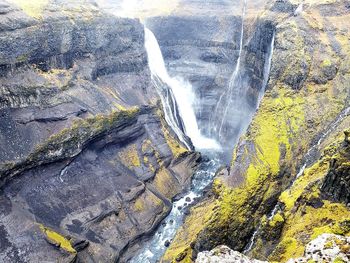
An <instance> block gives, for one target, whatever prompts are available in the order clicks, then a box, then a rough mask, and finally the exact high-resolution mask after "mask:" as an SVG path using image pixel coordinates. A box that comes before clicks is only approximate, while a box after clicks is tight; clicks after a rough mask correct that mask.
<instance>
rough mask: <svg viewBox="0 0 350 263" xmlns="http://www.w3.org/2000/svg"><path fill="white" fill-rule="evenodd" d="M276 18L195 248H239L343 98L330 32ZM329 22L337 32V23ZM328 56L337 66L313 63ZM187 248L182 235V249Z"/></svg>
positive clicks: (341, 64)
mask: <svg viewBox="0 0 350 263" xmlns="http://www.w3.org/2000/svg"><path fill="white" fill-rule="evenodd" d="M313 12H314V11H310V12H307V13H305V16H306V15H309V14H310V13H311V14H312V13H313ZM279 23H280V24H279V25H278V26H277V32H276V43H275V51H274V57H273V61H272V69H271V78H270V82H269V85H270V88H269V90H268V91H267V92H266V94H265V97H264V98H263V101H262V103H261V105H260V108H259V110H258V112H257V114H256V116H255V118H254V119H253V122H252V124H251V126H250V128H249V130H248V132H247V134H246V135H245V136H243V138H242V139H241V142H240V143H239V145H238V147H237V148H236V152H235V158H234V160H237V162H235V161H234V160H233V162H232V169H231V170H232V172H231V177H229V178H223V179H218V180H217V181H216V183H215V184H214V191H217V190H216V189H215V188H217V189H219V191H217V192H218V196H219V198H218V200H217V201H214V202H215V203H216V206H217V207H219V208H218V209H217V210H215V212H210V213H211V214H212V217H211V220H209V222H208V223H207V224H206V225H203V226H200V227H203V229H204V230H203V231H202V233H201V234H200V235H199V237H198V238H197V240H198V242H197V245H198V244H199V248H200V249H210V248H212V247H214V246H216V245H220V244H225V243H226V244H228V245H230V246H231V247H232V248H234V249H242V248H243V247H244V245H245V244H246V242H247V240H246V239H247V236H249V235H250V234H251V233H252V232H253V231H254V229H255V227H257V226H258V225H260V222H259V221H260V220H258V219H259V218H261V216H262V215H263V214H266V213H269V210H268V209H272V207H273V206H272V207H271V203H273V202H276V200H277V198H278V195H279V193H280V192H282V191H283V190H284V189H286V188H287V187H288V186H289V183H290V182H291V181H292V179H293V178H294V177H295V176H296V174H297V173H298V170H299V167H300V165H302V159H303V157H304V155H305V154H306V152H307V151H308V149H309V148H310V147H311V146H312V145H313V143H314V140H315V137H317V136H318V135H319V134H322V133H324V132H325V131H326V129H327V126H328V125H329V124H330V123H331V122H332V121H333V120H334V119H335V118H336V117H337V116H338V114H339V113H340V112H341V110H342V109H343V108H344V105H345V104H346V101H347V96H348V86H347V84H346V83H348V82H349V81H350V78H349V74H348V72H349V70H347V66H346V63H347V62H346V61H347V60H346V59H345V60H342V57H341V56H343V55H344V54H345V53H346V48H344V49H343V50H342V53H341V54H340V53H339V54H338V53H335V52H334V51H333V48H332V46H331V45H329V42H330V41H331V39H330V38H329V37H327V41H324V39H323V38H322V37H323V32H322V31H318V30H317V29H314V28H311V27H310V26H309V25H308V24H307V22H306V20H304V18H300V17H291V18H288V19H287V20H285V21H281V22H279ZM334 30H335V31H334V32H336V38H337V39H338V37H339V39H340V38H341V37H340V36H341V34H340V31H341V30H342V29H341V28H340V29H339V31H338V30H337V29H334ZM338 33H339V34H338ZM311 47H312V48H311ZM327 60H329V61H330V62H331V65H336V67H337V70H338V71H336V74H335V75H333V76H332V77H331V78H326V77H325V76H324V72H322V71H318V67H319V66H320V65H321V64H322V62H323V61H326V62H327ZM328 66H329V63H328V62H327V63H326V65H325V67H328ZM339 72H342V73H345V74H342V75H340V74H339ZM314 76H316V77H317V78H322V79H323V78H324V79H326V81H325V83H324V84H322V83H321V84H318V83H317V81H315V79H314ZM325 108H326V109H327V110H325ZM242 148H244V150H241V149H242ZM237 149H240V151H239V153H237ZM237 182H238V184H237ZM216 186H220V187H216ZM237 187H238V188H237ZM273 200H275V201H273ZM252 220H253V223H252ZM185 228H187V229H189V226H188V225H186V227H185ZM183 234H184V233H183V231H182V230H180V231H179V232H178V234H177V237H176V239H175V240H181V235H183ZM194 234H196V233H194ZM179 243H180V242H179ZM204 244H206V245H204ZM180 246H181V245H180V244H178V245H177V251H179V250H180V249H179V247H180ZM201 246H204V247H201ZM188 249H189V247H188V244H186V243H183V247H182V251H188ZM172 252H173V247H172V245H171V246H170V248H169V254H172V255H174V254H175V253H172ZM257 253H258V254H259V252H257ZM260 255H261V253H260Z"/></svg>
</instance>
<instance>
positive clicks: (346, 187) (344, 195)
mask: <svg viewBox="0 0 350 263" xmlns="http://www.w3.org/2000/svg"><path fill="white" fill-rule="evenodd" d="M344 133H345V140H344V142H343V145H341V146H340V147H339V149H338V151H339V154H338V155H336V156H335V157H334V158H332V160H331V162H330V167H329V171H328V174H327V176H326V177H325V180H324V182H323V185H322V191H323V193H325V194H326V195H327V196H329V197H330V198H331V199H332V200H334V201H338V202H344V203H345V204H348V203H350V165H349V161H350V144H349V142H348V136H349V131H348V130H347V131H345V132H344Z"/></svg>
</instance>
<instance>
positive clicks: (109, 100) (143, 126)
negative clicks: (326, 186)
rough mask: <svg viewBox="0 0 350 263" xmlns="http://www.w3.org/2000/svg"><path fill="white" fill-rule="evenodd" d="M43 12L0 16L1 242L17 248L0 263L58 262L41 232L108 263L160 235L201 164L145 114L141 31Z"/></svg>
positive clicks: (150, 93)
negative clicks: (148, 236) (141, 239)
mask: <svg viewBox="0 0 350 263" xmlns="http://www.w3.org/2000/svg"><path fill="white" fill-rule="evenodd" d="M49 2H50V4H49V5H48V6H47V8H45V9H44V10H43V13H42V17H41V18H40V19H37V18H35V17H31V16H29V15H28V14H25V13H24V12H23V11H22V10H21V9H20V8H18V7H15V6H14V5H12V4H10V3H9V4H7V2H6V3H5V4H3V3H1V4H0V13H1V15H0V16H1V17H0V31H1V34H2V36H3V37H2V38H1V40H0V47H1V48H0V75H1V76H0V83H1V87H0V134H1V136H0V148H1V149H6V151H2V150H1V151H0V185H1V191H0V203H1V204H2V206H0V232H1V233H2V234H1V235H0V236H1V237H0V239H2V241H4V242H5V241H6V240H13V237H16V243H15V244H12V243H11V242H8V243H7V242H5V243H4V242H3V243H4V244H6V249H0V258H1V260H3V261H6V262H21V261H32V259H33V258H50V259H51V260H52V261H62V262H67V261H69V260H67V258H68V255H67V253H64V252H62V251H60V250H58V249H56V248H55V247H53V246H51V245H50V244H47V242H46V241H45V237H44V236H42V237H38V229H37V222H40V223H42V224H44V225H46V226H50V227H52V228H54V229H57V231H60V232H62V233H64V234H67V236H73V237H74V240H76V241H73V242H74V243H73V246H74V248H75V249H76V250H77V251H79V253H78V254H79V260H80V259H81V261H83V262H90V261H91V260H92V261H101V262H112V261H115V260H116V259H117V258H119V257H120V256H121V254H120V253H121V252H123V255H124V256H125V257H128V252H127V247H128V246H130V245H132V243H133V242H131V241H132V240H133V239H134V238H135V236H142V235H143V234H144V233H149V232H152V231H154V230H155V229H154V228H155V227H156V226H157V225H159V224H160V222H161V220H163V219H164V217H165V216H166V215H167V214H168V213H169V211H170V209H171V200H172V198H173V197H174V196H175V195H177V194H179V193H180V192H182V191H183V190H184V189H185V188H188V187H189V184H190V181H191V180H190V177H191V176H192V174H193V172H194V168H195V167H196V165H197V164H198V159H199V158H200V155H199V154H196V153H191V152H188V151H186V150H185V149H183V147H182V146H181V145H178V144H177V143H176V140H174V141H172V142H171V144H170V143H169V141H167V139H169V138H168V137H166V136H165V135H164V133H163V131H164V132H166V133H167V136H170V137H171V136H174V134H173V133H172V131H171V130H170V129H169V128H168V126H167V125H166V122H165V121H164V119H163V117H162V116H160V115H159V114H158V113H157V109H156V107H155V106H154V103H153V102H154V101H156V100H157V99H158V95H157V93H156V92H155V90H154V88H153V86H152V85H151V78H150V72H149V69H148V65H147V59H146V58H147V55H146V51H145V49H144V36H143V34H144V28H143V25H142V24H141V23H140V22H139V21H138V20H136V19H126V18H117V17H115V16H112V15H108V14H105V13H103V12H101V11H100V10H97V9H96V6H95V7H91V5H90V4H88V2H89V3H90V2H93V1H86V3H85V4H84V7H82V6H78V9H79V10H80V11H75V10H77V6H74V5H79V3H72V2H71V1H58V2H59V3H58V2H57V1H56V2H57V5H58V6H56V7H55V6H53V5H51V2H52V1H49ZM60 5H64V6H60ZM70 5H73V7H72V8H71V10H69V11H67V12H63V11H62V12H61V10H67V8H68V6H70ZM80 8H83V9H80ZM82 10H84V11H82ZM116 94H118V95H116ZM151 101H153V102H152V104H153V106H148V105H149V104H150V103H151ZM140 105H145V106H140ZM134 106H136V107H134ZM174 138H176V136H174ZM174 143H175V145H176V149H177V150H178V151H179V152H181V154H179V156H178V157H177V158H175V154H174V153H173V151H172V150H173V149H171V147H170V146H169V145H174ZM143 150H145V151H143ZM181 150H182V151H181ZM160 170H162V171H163V172H164V173H167V175H168V176H167V180H165V182H164V180H161V183H160V184H155V183H153V181H154V180H156V179H157V178H156V177H157V175H158V171H160ZM158 179H159V178H158ZM163 184H165V185H163ZM167 184H170V185H171V186H172V187H171V188H169V187H168V186H167ZM160 185H161V186H160ZM159 187H162V189H159ZM163 189H171V191H168V192H164V191H163ZM20 196H21V197H20ZM19 199H21V203H22V205H23V206H22V208H23V209H22V208H21V209H17V208H14V209H13V208H12V207H15V205H14V204H15V203H16V202H17V200H19ZM29 215H30V216H29ZM5 218H8V219H9V220H11V221H12V222H14V224H15V225H16V226H17V227H16V229H14V228H8V227H7V223H6V222H5V221H6V220H5ZM33 218H35V221H33ZM2 229H4V231H2ZM3 232H4V233H3ZM7 237H8V238H7ZM5 239H6V240H5ZM0 243H1V242H0ZM54 243H55V242H54ZM55 244H56V245H58V243H55ZM10 250H11V251H13V252H14V255H15V254H16V253H15V251H17V250H21V251H23V253H21V260H17V259H14V258H13V257H12V256H11V255H10V254H11V253H12V252H11V253H7V251H10ZM85 259H86V260H85ZM1 260H0V261H1ZM121 261H123V260H121Z"/></svg>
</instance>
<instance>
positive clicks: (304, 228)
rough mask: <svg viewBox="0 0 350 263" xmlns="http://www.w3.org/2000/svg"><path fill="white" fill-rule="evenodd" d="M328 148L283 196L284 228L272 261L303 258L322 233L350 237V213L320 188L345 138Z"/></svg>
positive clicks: (344, 206)
mask: <svg viewBox="0 0 350 263" xmlns="http://www.w3.org/2000/svg"><path fill="white" fill-rule="evenodd" d="M338 136H339V137H338V140H337V141H336V142H335V143H333V144H332V145H330V146H328V147H327V148H326V149H325V150H324V153H323V156H322V157H321V159H320V160H319V161H317V162H316V163H315V164H313V165H312V166H311V167H310V168H308V169H306V170H305V172H304V174H303V175H302V176H301V177H300V178H298V179H297V180H296V181H295V183H294V184H293V185H292V187H291V188H290V189H288V190H286V191H284V192H283V193H282V194H281V196H280V202H281V203H283V204H284V209H283V216H284V218H285V220H284V226H283V230H282V233H281V237H280V239H279V241H278V245H277V246H276V249H275V250H274V252H273V253H272V254H271V256H270V259H271V260H276V261H279V262H285V261H287V260H288V259H289V258H296V257H300V256H302V255H303V253H304V250H305V246H306V244H307V243H308V242H310V241H311V240H313V239H315V238H316V237H318V236H319V235H320V234H323V233H333V234H338V235H349V234H350V227H349V225H350V209H349V208H348V207H347V206H346V204H343V203H337V202H332V201H329V200H325V199H324V197H323V195H322V194H321V192H320V187H321V185H322V182H323V180H324V177H325V176H326V174H327V172H328V170H329V163H330V162H331V160H332V159H334V158H339V154H340V153H339V151H341V149H342V146H341V145H342V144H343V140H344V139H343V138H342V137H343V136H342V135H341V134H338Z"/></svg>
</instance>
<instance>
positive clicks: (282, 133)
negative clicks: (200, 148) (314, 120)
mask: <svg viewBox="0 0 350 263" xmlns="http://www.w3.org/2000/svg"><path fill="white" fill-rule="evenodd" d="M304 103H305V102H304V99H303V98H302V97H301V96H299V95H298V93H296V92H290V91H288V90H286V89H283V88H282V89H280V90H279V91H278V92H269V93H268V94H267V96H266V97H265V99H264V101H263V103H262V105H261V107H260V110H259V113H260V114H259V115H258V116H257V117H256V118H255V120H254V121H253V124H252V126H251V128H250V132H249V133H248V134H247V135H246V136H245V137H244V141H245V142H248V143H245V145H250V144H251V143H252V144H253V145H254V149H255V152H254V153H252V152H251V151H249V149H248V148H247V149H245V150H244V151H243V155H244V156H243V157H242V156H240V157H241V159H240V160H242V159H243V160H246V161H247V163H248V166H247V167H246V169H245V171H244V172H243V173H242V174H244V178H243V183H242V184H241V185H239V187H234V188H232V187H231V186H230V185H231V182H230V179H227V178H224V179H222V178H221V179H220V178H218V179H216V180H215V182H214V185H213V190H214V192H215V193H216V195H217V196H218V198H217V200H216V201H214V203H215V204H214V206H215V210H214V211H208V214H210V216H209V218H210V219H209V220H207V222H206V224H201V225H199V226H197V227H196V233H193V235H194V236H195V235H197V233H198V232H200V229H202V228H204V230H203V231H202V232H201V233H200V235H199V236H198V237H197V239H198V242H197V243H198V244H199V245H198V244H197V246H199V249H200V250H202V249H210V248H212V247H215V246H216V245H219V244H222V243H226V244H230V245H231V246H232V245H234V246H237V248H238V249H242V248H243V247H244V245H245V241H244V238H241V237H242V235H243V236H246V235H249V234H250V232H251V231H253V227H254V221H252V219H253V218H254V217H255V216H254V213H255V212H256V210H257V208H258V206H259V204H260V203H261V202H263V201H264V200H266V199H268V198H270V195H274V191H269V182H271V181H273V180H274V179H275V178H276V177H277V176H278V175H279V172H280V159H281V158H282V157H281V156H282V155H283V157H285V156H288V160H290V159H291V156H292V148H293V147H296V146H297V145H298V144H299V143H297V142H298V140H297V139H299V138H300V136H298V133H299V130H300V127H301V126H302V125H303V122H304V115H303V112H304V111H303V108H304ZM247 147H248V146H247ZM233 164H235V162H233ZM231 178H232V177H231ZM252 196H254V199H252ZM193 212H194V213H195V212H196V211H195V210H194V211H193ZM194 216H195V215H194ZM256 218H259V216H257V217H256ZM184 229H186V231H188V229H191V227H190V226H188V225H187V224H186V227H185V228H184ZM236 229H240V230H241V231H239V232H236ZM182 231H183V230H182V229H181V230H180V231H179V234H178V235H177V236H179V237H178V239H177V238H176V239H175V241H174V243H175V242H176V244H177V245H176V252H175V251H173V250H175V249H174V246H173V244H172V245H171V246H170V248H169V249H168V252H167V254H169V255H175V254H176V253H177V252H179V251H181V240H184V239H183V238H182V235H184V233H183V232H182ZM193 239H196V238H195V237H194V238H193ZM177 240H179V241H177ZM182 245H183V246H182V252H184V251H189V247H188V242H183V244H182Z"/></svg>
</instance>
